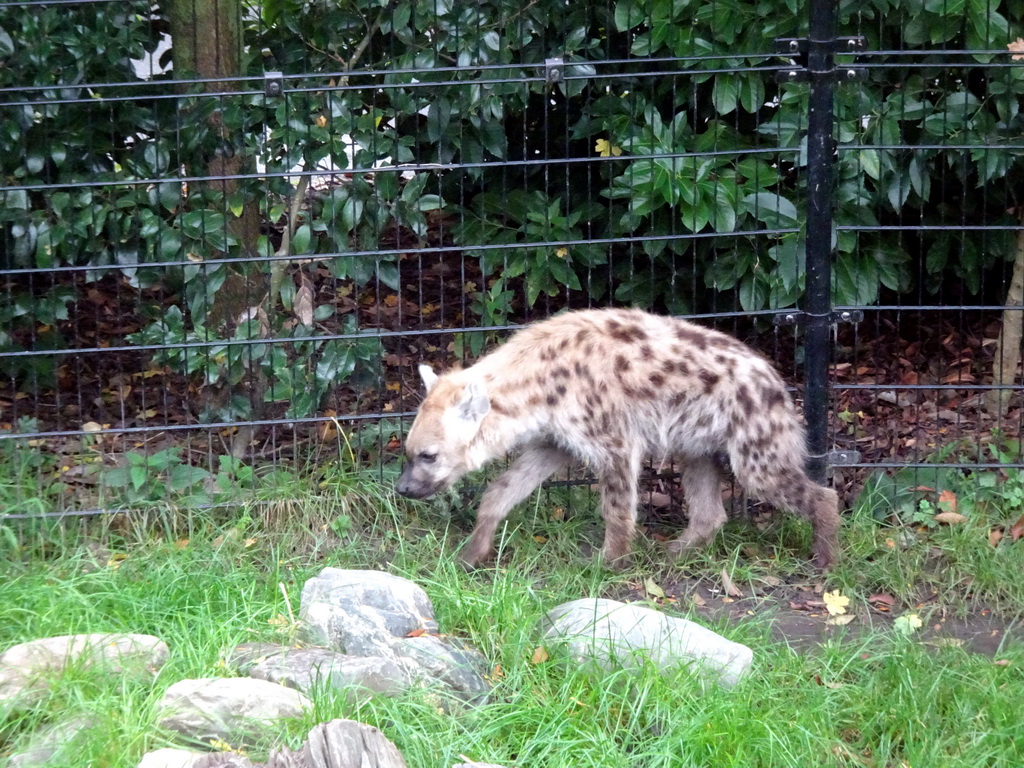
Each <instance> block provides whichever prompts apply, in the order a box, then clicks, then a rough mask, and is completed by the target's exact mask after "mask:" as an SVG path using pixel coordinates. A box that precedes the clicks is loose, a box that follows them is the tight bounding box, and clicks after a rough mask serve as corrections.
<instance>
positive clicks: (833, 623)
mask: <svg viewBox="0 0 1024 768" xmlns="http://www.w3.org/2000/svg"><path fill="white" fill-rule="evenodd" d="M843 610H846V609H845V608H844V609H843ZM856 618H857V617H856V616H855V615H854V614H852V613H848V614H846V615H845V616H833V617H832V618H830V619H825V623H826V624H828V625H829V626H830V627H845V626H846V625H847V624H849V623H850V622H851V621H853V620H854V619H856Z"/></svg>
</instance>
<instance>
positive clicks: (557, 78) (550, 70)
mask: <svg viewBox="0 0 1024 768" xmlns="http://www.w3.org/2000/svg"><path fill="white" fill-rule="evenodd" d="M564 77H565V59H563V58H562V57H561V56H556V57H554V58H551V59H545V60H544V81H545V82H546V83H547V84H548V85H558V83H560V82H562V80H563V78H564Z"/></svg>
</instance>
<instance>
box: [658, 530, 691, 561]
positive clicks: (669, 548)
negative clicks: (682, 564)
mask: <svg viewBox="0 0 1024 768" xmlns="http://www.w3.org/2000/svg"><path fill="white" fill-rule="evenodd" d="M696 548H697V545H695V544H693V543H692V542H688V541H686V540H684V537H682V536H680V537H679V538H677V539H672V541H670V542H669V543H668V544H666V545H665V552H666V553H667V554H668V558H669V560H671V561H672V562H676V561H679V560H686V559H687V558H688V557H689V556H690V555H691V554H693V551H694V550H695V549H696Z"/></svg>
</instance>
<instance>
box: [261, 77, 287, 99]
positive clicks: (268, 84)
mask: <svg viewBox="0 0 1024 768" xmlns="http://www.w3.org/2000/svg"><path fill="white" fill-rule="evenodd" d="M263 93H264V94H265V95H267V96H283V95H284V72H264V73H263Z"/></svg>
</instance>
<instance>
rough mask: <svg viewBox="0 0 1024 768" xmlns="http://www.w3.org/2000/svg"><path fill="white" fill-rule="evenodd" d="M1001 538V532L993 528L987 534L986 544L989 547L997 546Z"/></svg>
mask: <svg viewBox="0 0 1024 768" xmlns="http://www.w3.org/2000/svg"><path fill="white" fill-rule="evenodd" d="M1002 538H1003V532H1002V531H1001V530H1000V529H999V528H993V529H992V530H991V531H989V532H988V543H989V545H990V546H993V547H995V546H997V545H998V544H999V541H1000V540H1001V539H1002Z"/></svg>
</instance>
